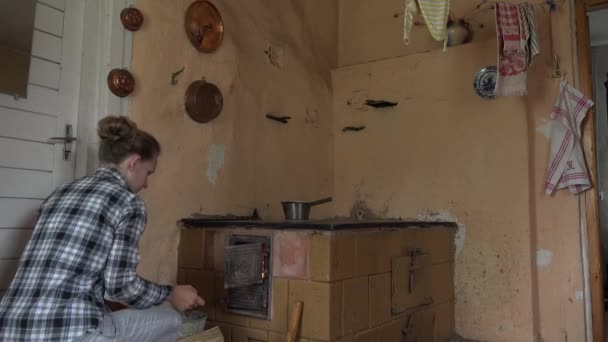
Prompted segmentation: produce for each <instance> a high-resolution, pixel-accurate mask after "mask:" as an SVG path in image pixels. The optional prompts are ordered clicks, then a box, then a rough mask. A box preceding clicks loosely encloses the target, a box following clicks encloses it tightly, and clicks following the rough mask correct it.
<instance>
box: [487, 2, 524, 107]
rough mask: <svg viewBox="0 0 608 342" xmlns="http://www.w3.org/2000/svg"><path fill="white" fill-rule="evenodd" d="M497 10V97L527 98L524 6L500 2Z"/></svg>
mask: <svg viewBox="0 0 608 342" xmlns="http://www.w3.org/2000/svg"><path fill="white" fill-rule="evenodd" d="M494 9H495V14H496V39H497V46H498V75H497V78H496V88H495V92H496V96H525V95H527V94H528V88H527V86H526V83H527V79H528V63H527V53H526V44H527V36H526V29H527V28H528V26H527V22H526V19H525V18H526V16H525V13H524V12H523V9H522V8H521V6H519V5H514V4H510V3H505V2H497V3H496V5H495V6H494ZM528 33H529V32H528Z"/></svg>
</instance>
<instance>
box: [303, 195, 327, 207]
mask: <svg viewBox="0 0 608 342" xmlns="http://www.w3.org/2000/svg"><path fill="white" fill-rule="evenodd" d="M331 200H332V198H331V197H326V198H323V199H320V200H316V201H313V202H309V203H308V205H309V206H311V207H312V206H313V205H317V204H323V203H327V202H331Z"/></svg>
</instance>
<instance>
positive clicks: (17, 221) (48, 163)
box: [0, 0, 84, 294]
mask: <svg viewBox="0 0 608 342" xmlns="http://www.w3.org/2000/svg"><path fill="white" fill-rule="evenodd" d="M83 17H84V1H81V0H38V1H37V3H36V14H35V24H34V27H35V30H34V37H33V44H32V59H31V64H30V75H29V85H28V95H27V98H23V99H15V98H13V97H12V96H7V95H3V94H0V294H1V293H2V291H3V290H4V289H6V288H7V286H8V285H9V284H10V282H11V280H12V277H13V275H14V272H15V269H16V266H17V262H18V260H19V256H20V255H21V252H22V251H23V248H24V246H25V244H26V242H27V240H28V239H29V237H30V235H31V232H32V228H33V224H34V221H35V219H36V214H37V211H38V207H39V206H40V204H41V203H42V201H43V200H44V199H45V198H46V197H47V196H48V195H49V194H50V192H51V191H52V190H53V189H54V188H55V187H57V186H58V185H60V184H61V183H63V182H65V181H68V180H70V179H73V177H74V165H75V159H76V156H75V155H74V153H75V151H76V145H75V143H74V144H73V146H72V151H73V153H72V155H71V156H70V157H69V159H68V160H64V156H63V144H53V143H52V142H51V141H50V140H49V138H51V137H57V136H63V135H64V133H65V127H66V125H72V127H73V130H74V135H75V136H77V132H76V127H77V117H78V98H79V85H80V69H81V55H82V32H83V21H84V19H83ZM0 77H2V76H1V75H0ZM76 143H77V142H76Z"/></svg>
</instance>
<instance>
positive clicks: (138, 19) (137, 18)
mask: <svg viewBox="0 0 608 342" xmlns="http://www.w3.org/2000/svg"><path fill="white" fill-rule="evenodd" d="M120 21H121V22H122V26H124V27H125V28H126V29H127V30H129V31H137V30H139V28H140V27H141V25H143V24H144V15H143V14H142V13H141V11H140V10H138V9H137V8H135V7H127V8H125V9H123V10H122V11H121V12H120Z"/></svg>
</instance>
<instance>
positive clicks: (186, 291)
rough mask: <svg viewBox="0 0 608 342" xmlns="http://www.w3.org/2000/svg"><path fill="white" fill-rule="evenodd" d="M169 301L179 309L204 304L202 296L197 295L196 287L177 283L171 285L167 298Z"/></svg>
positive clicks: (183, 309)
mask: <svg viewBox="0 0 608 342" xmlns="http://www.w3.org/2000/svg"><path fill="white" fill-rule="evenodd" d="M168 301H169V303H171V305H173V307H174V308H175V309H176V310H178V311H180V312H183V311H186V310H188V309H192V308H193V307H195V306H197V305H198V306H203V305H205V301H204V300H203V298H201V297H199V295H198V293H197V292H196V289H195V288H194V287H192V286H190V285H177V286H174V287H173V291H171V294H170V295H169V298H168Z"/></svg>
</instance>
